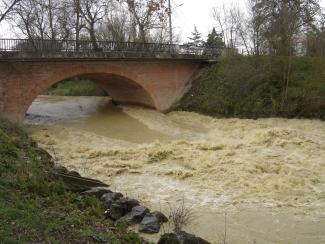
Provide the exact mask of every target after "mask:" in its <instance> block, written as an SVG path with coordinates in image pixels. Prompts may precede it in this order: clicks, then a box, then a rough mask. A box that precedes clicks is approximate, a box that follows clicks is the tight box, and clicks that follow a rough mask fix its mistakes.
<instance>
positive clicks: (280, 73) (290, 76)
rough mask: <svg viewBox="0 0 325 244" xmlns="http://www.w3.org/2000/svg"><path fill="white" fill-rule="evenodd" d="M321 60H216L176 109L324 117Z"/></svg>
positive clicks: (254, 115)
mask: <svg viewBox="0 0 325 244" xmlns="http://www.w3.org/2000/svg"><path fill="white" fill-rule="evenodd" d="M324 70H325V59H324V58H312V57H271V56H268V57H246V56H241V55H236V56H230V57H220V58H219V59H218V62H217V64H215V65H213V66H211V67H210V68H209V69H208V70H207V71H206V72H205V73H204V74H203V75H202V76H201V77H200V78H198V79H197V80H196V81H194V82H193V85H192V87H191V88H190V90H189V91H188V92H187V93H186V95H185V96H184V97H183V98H182V100H181V101H180V103H179V104H178V106H177V107H176V110H184V111H191V112H198V113H201V114H205V115H211V116H215V117H239V118H265V117H286V118H321V119H324V118H325V72H324Z"/></svg>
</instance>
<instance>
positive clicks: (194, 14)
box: [0, 0, 325, 42]
mask: <svg viewBox="0 0 325 244" xmlns="http://www.w3.org/2000/svg"><path fill="white" fill-rule="evenodd" d="M246 2H247V1H246V0H171V3H172V11H173V26H174V28H173V29H174V32H175V33H179V34H180V36H181V41H182V42H183V41H187V38H188V37H189V36H190V35H191V32H192V31H193V29H194V25H196V26H197V28H198V30H199V32H201V33H202V35H203V38H204V39H205V38H206V36H207V34H208V33H209V32H210V31H211V29H212V28H213V26H214V25H215V22H214V20H213V17H212V9H213V8H214V7H220V6H222V5H223V4H225V5H226V6H227V5H235V6H239V7H240V9H242V10H245V9H247V8H246ZM320 2H321V5H322V7H324V8H325V0H320ZM1 37H15V36H13V35H12V34H10V28H9V27H8V26H7V25H5V24H2V26H1V25H0V38H1Z"/></svg>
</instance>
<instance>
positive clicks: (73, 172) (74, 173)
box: [67, 170, 81, 177]
mask: <svg viewBox="0 0 325 244" xmlns="http://www.w3.org/2000/svg"><path fill="white" fill-rule="evenodd" d="M67 174H68V175H72V176H78V177H80V176H81V175H80V174H79V172H77V171H75V170H71V171H69V172H68V173H67Z"/></svg>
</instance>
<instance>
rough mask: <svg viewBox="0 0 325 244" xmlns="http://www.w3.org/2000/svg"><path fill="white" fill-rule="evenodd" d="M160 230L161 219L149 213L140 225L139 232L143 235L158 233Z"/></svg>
mask: <svg viewBox="0 0 325 244" xmlns="http://www.w3.org/2000/svg"><path fill="white" fill-rule="evenodd" d="M159 230H160V221H159V218H158V217H157V216H156V215H154V214H151V213H147V214H146V215H145V216H144V218H143V219H142V221H141V223H140V225H139V232H142V233H149V234H152V233H158V232H159Z"/></svg>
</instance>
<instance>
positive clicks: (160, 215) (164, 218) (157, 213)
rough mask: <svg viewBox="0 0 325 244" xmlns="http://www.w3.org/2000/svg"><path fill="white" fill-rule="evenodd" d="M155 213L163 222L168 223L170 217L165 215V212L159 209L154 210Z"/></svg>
mask: <svg viewBox="0 0 325 244" xmlns="http://www.w3.org/2000/svg"><path fill="white" fill-rule="evenodd" d="M152 214H153V215H155V216H156V217H157V218H158V219H159V222H160V223H161V224H162V223H167V222H168V218H167V217H166V215H164V214H163V213H161V212H159V211H154V212H152Z"/></svg>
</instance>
